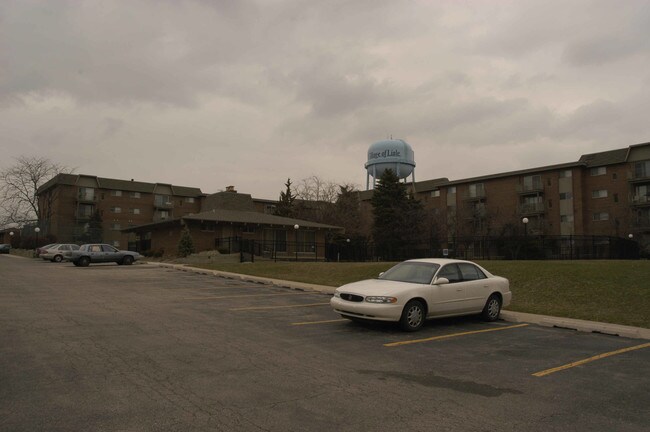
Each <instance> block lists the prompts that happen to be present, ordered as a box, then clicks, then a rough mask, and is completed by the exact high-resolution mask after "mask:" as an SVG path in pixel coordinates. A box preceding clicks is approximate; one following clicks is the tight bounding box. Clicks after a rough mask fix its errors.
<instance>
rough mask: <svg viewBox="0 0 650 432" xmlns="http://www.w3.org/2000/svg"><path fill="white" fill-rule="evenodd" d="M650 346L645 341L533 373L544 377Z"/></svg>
mask: <svg viewBox="0 0 650 432" xmlns="http://www.w3.org/2000/svg"><path fill="white" fill-rule="evenodd" d="M648 347H650V343H644V344H641V345H635V346H631V347H628V348H623V349H620V350H616V351H610V352H606V353H604V354H598V355H597V356H593V357H589V358H586V359H584V360H578V361H575V362H573V363H569V364H565V365H563V366H558V367H554V368H552V369H546V370H543V371H541V372H535V373H534V374H533V376H536V377H543V376H546V375H550V374H552V373H555V372H559V371H561V370H564V369H569V368H572V367H575V366H580V365H583V364H585V363H589V362H592V361H596V360H600V359H603V358H606V357H611V356H614V355H617V354H623V353H626V352H628V351H634V350H638V349H641V348H648Z"/></svg>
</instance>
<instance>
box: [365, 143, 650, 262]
mask: <svg viewBox="0 0 650 432" xmlns="http://www.w3.org/2000/svg"><path fill="white" fill-rule="evenodd" d="M407 187H408V188H409V190H410V191H411V192H414V193H415V196H416V197H417V198H418V199H419V200H420V201H421V202H422V203H423V204H424V206H425V208H426V210H427V214H428V215H429V217H430V218H431V221H430V222H431V226H435V227H436V230H437V232H435V233H424V235H433V236H435V237H437V239H438V240H439V241H440V242H441V245H442V247H446V248H453V247H454V243H455V242H456V241H457V240H458V239H461V238H472V237H474V238H478V237H481V236H497V235H501V234H504V233H509V234H514V235H522V234H524V233H525V234H527V235H533V236H534V235H548V236H612V237H623V238H629V236H630V235H632V238H633V239H634V240H635V241H638V242H639V243H640V245H641V247H642V249H643V248H645V250H646V253H647V252H648V248H649V247H650V143H644V144H637V145H632V146H629V147H626V148H622V149H617V150H611V151H605V152H600V153H593V154H588V155H584V156H582V157H580V159H579V160H578V161H576V162H569V163H563V164H559V165H551V166H544V167H539V168H531V169H525V170H520V171H513V172H506V173H500V174H493V175H486V176H481V177H474V178H468V179H462V180H454V181H450V180H449V179H447V178H440V179H434V180H427V181H422V182H415V184H413V183H407ZM371 197H372V190H370V191H363V192H361V202H362V208H363V210H364V213H366V214H368V213H369V212H371V211H372V208H371V205H370V198H371ZM523 221H527V223H526V224H524V223H523Z"/></svg>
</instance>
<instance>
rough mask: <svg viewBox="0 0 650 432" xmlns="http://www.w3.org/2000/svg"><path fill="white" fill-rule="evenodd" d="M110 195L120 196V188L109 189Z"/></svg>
mask: <svg viewBox="0 0 650 432" xmlns="http://www.w3.org/2000/svg"><path fill="white" fill-rule="evenodd" d="M111 196H115V197H121V196H122V191H121V190H112V191H111Z"/></svg>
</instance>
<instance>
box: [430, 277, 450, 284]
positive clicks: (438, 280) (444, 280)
mask: <svg viewBox="0 0 650 432" xmlns="http://www.w3.org/2000/svg"><path fill="white" fill-rule="evenodd" d="M448 283H449V279H447V278H443V277H441V278H437V279H436V281H435V282H434V283H433V284H434V285H446V284H448Z"/></svg>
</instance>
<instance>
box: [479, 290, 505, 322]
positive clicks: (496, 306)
mask: <svg viewBox="0 0 650 432" xmlns="http://www.w3.org/2000/svg"><path fill="white" fill-rule="evenodd" d="M500 313H501V299H500V298H499V296H498V295H496V294H492V295H491V296H490V297H489V298H488V299H487V302H486V303H485V307H484V308H483V312H482V313H481V315H482V316H483V319H484V320H485V321H496V320H497V319H498V318H499V314H500Z"/></svg>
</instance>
